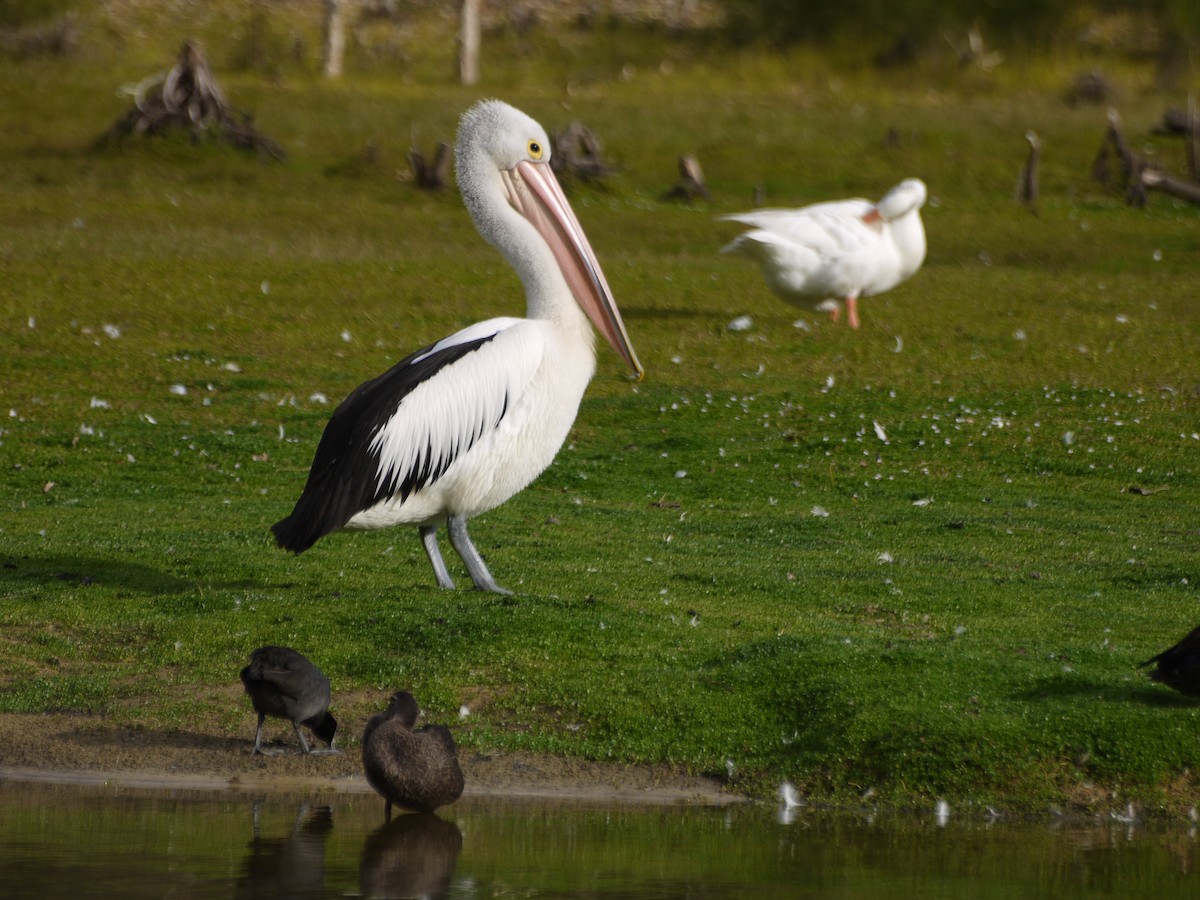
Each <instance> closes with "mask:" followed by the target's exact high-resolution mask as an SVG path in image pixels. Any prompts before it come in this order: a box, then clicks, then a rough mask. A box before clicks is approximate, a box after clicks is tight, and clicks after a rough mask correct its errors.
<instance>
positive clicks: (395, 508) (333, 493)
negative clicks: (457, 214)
mask: <svg viewBox="0 0 1200 900" xmlns="http://www.w3.org/2000/svg"><path fill="white" fill-rule="evenodd" d="M455 156H456V173H457V178H458V184H459V189H460V190H461V191H462V196H463V200H464V202H465V204H466V206H467V209H468V211H469V212H470V214H471V217H472V219H474V221H475V225H476V227H477V228H478V229H479V232H480V233H481V234H482V235H483V237H484V238H485V239H486V240H487V241H488V242H489V243H491V244H492V245H493V246H495V247H496V248H497V249H498V250H499V251H500V252H501V254H503V256H504V258H505V259H506V260H507V261H508V263H509V265H511V266H512V267H513V268H514V269H515V270H516V272H517V274H518V275H519V276H520V279H521V282H522V283H523V284H524V287H525V298H526V304H527V307H526V309H527V317H526V318H524V319H519V318H511V317H503V318H496V319H488V320H487V321H485V322H479V323H477V324H475V325H471V326H468V327H467V328H464V329H463V330H462V331H459V332H458V333H457V334H453V335H451V336H450V337H447V338H443V339H442V340H440V341H438V342H437V343H435V344H432V345H430V346H428V347H425V348H424V349H421V350H418V351H417V352H415V353H413V354H411V355H410V356H407V357H405V358H404V359H402V360H401V361H400V362H398V363H397V364H396V365H394V366H393V367H392V368H391V369H389V370H388V371H387V372H385V373H383V374H382V375H380V376H379V377H377V378H374V379H372V380H371V381H368V382H367V383H366V384H363V385H360V386H359V387H358V388H356V389H355V390H354V391H352V392H351V393H350V395H349V396H348V397H347V398H346V399H345V400H343V401H342V403H341V405H339V406H338V408H337V409H336V410H334V413H333V416H332V417H331V418H330V420H329V424H328V425H327V426H326V428H325V433H324V434H323V435H322V437H321V440H320V443H319V444H318V446H317V452H316V455H315V457H314V459H313V463H312V467H311V469H310V471H309V475H308V482H307V484H306V485H305V487H304V491H303V493H302V494H301V496H300V499H299V500H298V501H297V502H296V507H295V509H293V510H292V513H291V515H289V516H288V517H287V518H286V519H283V520H282V521H280V522H277V523H276V524H275V525H274V526H273V528H272V531H274V532H275V538H276V540H277V541H278V543H279V545H280V546H281V547H283V548H285V549H287V550H292V551H294V552H296V553H301V552H303V551H304V550H307V549H308V548H309V547H311V546H312V545H313V543H315V542H316V541H317V540H318V539H319V538H321V537H323V536H324V535H326V534H329V533H330V532H332V531H337V530H339V529H373V528H383V527H386V526H389V525H416V526H417V528H418V530H419V532H420V535H421V541H422V543H423V544H424V546H425V552H426V553H427V554H428V555H429V561H430V562H431V563H432V564H433V570H434V574H435V575H436V577H437V581H438V584H439V585H440V586H442V587H444V588H452V587H454V582H453V581H452V580H451V578H450V575H449V572H448V571H447V569H446V564H445V562H444V561H443V560H442V555H441V551H440V550H439V549H438V544H437V529H438V528H439V527H440V526H441V525H443V524H445V525H446V526H447V531H448V532H449V534H450V543H451V544H452V545H453V546H454V549H455V550H456V551H458V554H459V556H461V557H462V559H463V562H464V563H465V564H466V567H467V571H468V573H469V574H470V576H471V580H472V581H473V582H474V584H475V587H476V588H478V589H480V590H486V591H496V592H498V593H508V592H507V591H505V590H504V589H503V588H501V587H500V586H499V585H497V584H496V581H495V579H493V578H492V575H491V573H490V572H489V571H488V568H487V566H486V565H485V563H484V561H483V557H482V556H480V554H479V551H478V550H476V549H475V545H474V544H473V543H472V542H471V538H470V536H469V535H468V534H467V520H468V519H470V518H471V517H472V516H476V515H479V514H480V513H483V512H486V511H487V510H489V509H492V508H494V507H496V506H499V505H500V504H501V503H503V502H504V501H506V500H507V499H508V498H510V497H511V496H513V494H516V493H517V492H518V491H520V490H522V489H523V488H525V486H526V485H528V484H529V483H530V482H531V481H533V479H534V478H536V477H537V476H538V475H539V474H540V473H541V472H542V470H544V469H545V468H546V467H547V466H548V465H549V464H550V462H551V461H552V460H553V459H554V456H555V454H557V453H558V450H559V448H560V447H561V446H562V444H563V441H564V440H565V439H566V437H567V432H568V431H569V430H570V428H571V425H572V423H573V422H574V420H575V414H576V412H577V411H578V409H579V402H580V400H581V399H582V397H583V392H584V389H585V388H586V387H587V384H588V382H589V381H590V380H591V377H592V374H593V373H594V371H595V367H596V354H595V339H594V335H593V332H592V324H594V325H595V327H596V328H597V329H598V330H599V331H600V333H601V334H602V335H604V337H605V338H606V339H607V340H608V342H609V343H610V344H611V345H612V346H613V348H614V349H615V350H616V351H617V353H619V354H620V355H621V357H622V359H624V360H625V362H626V363H627V364H628V365H629V367H630V369H631V370H632V371H633V372H634V373H635V374H636V375H637V376H638V377H639V378H640V377H641V375H642V366H641V363H639V362H638V359H637V356H636V354H635V353H634V351H633V347H632V346H631V344H630V341H629V336H628V334H627V333H626V331H625V325H624V323H623V322H622V321H621V314H620V312H619V311H618V310H617V306H616V303H615V301H614V300H613V297H612V292H611V291H610V290H609V287H608V283H607V282H606V281H605V279H604V274H603V272H601V270H600V264H599V262H598V261H597V260H596V256H595V253H594V252H593V251H592V248H591V246H590V244H589V243H588V239H587V237H586V236H585V235H584V233H583V228H582V227H581V226H580V224H579V221H578V219H576V218H575V214H574V213H573V212H572V210H571V207H570V205H569V204H568V203H567V199H566V197H565V196H564V195H563V192H562V189H561V188H560V187H559V184H558V181H557V180H556V179H555V177H554V174H553V173H552V171H551V169H550V140H549V138H548V137H547V136H546V132H545V131H544V130H543V129H542V127H541V126H540V125H539V124H538V123H537V122H535V121H534V120H533V119H531V118H529V116H527V115H525V114H524V113H522V112H519V111H518V110H516V109H514V108H513V107H511V106H509V105H507V104H505V103H502V102H500V101H496V100H489V101H484V102H481V103H478V104H476V105H475V106H473V107H472V108H471V109H469V110H468V111H467V112H466V114H465V115H464V116H463V118H462V121H461V123H460V125H459V129H458V143H457V147H456V150H455ZM589 320H590V321H591V323H592V324H589Z"/></svg>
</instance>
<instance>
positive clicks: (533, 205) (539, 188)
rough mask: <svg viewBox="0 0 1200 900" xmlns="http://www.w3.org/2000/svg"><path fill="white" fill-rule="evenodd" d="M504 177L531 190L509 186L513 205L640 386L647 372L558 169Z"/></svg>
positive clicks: (523, 167)
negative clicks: (544, 243)
mask: <svg viewBox="0 0 1200 900" xmlns="http://www.w3.org/2000/svg"><path fill="white" fill-rule="evenodd" d="M503 174H504V175H505V176H506V178H505V181H509V180H510V179H512V180H513V181H519V182H522V183H523V184H524V185H525V186H527V187H528V188H529V190H528V191H523V190H520V189H517V190H513V189H512V188H513V187H514V185H512V184H511V183H510V184H508V185H507V186H508V187H509V191H508V194H509V199H510V201H511V202H512V204H513V206H515V207H516V209H517V211H518V212H519V213H521V215H523V216H524V217H525V218H526V219H528V220H529V222H530V223H532V225H533V227H534V228H536V229H537V231H538V233H539V234H540V235H541V236H542V238H543V239H544V240H545V241H546V243H547V244H548V245H549V246H550V250H551V251H552V252H553V253H554V259H555V260H556V261H557V262H558V267H559V269H560V270H561V271H562V274H563V277H564V278H565V279H566V281H567V285H568V286H569V287H570V288H571V293H572V294H574V296H575V301H576V302H577V303H578V304H579V306H580V308H581V309H582V310H583V311H584V312H585V313H586V314H587V317H588V318H589V319H591V320H592V324H593V325H595V326H596V330H597V331H599V332H600V333H601V334H602V335H604V337H605V339H606V340H607V341H608V342H609V343H610V344H611V345H612V347H613V349H614V350H616V351H617V353H619V354H620V355H621V358H622V359H623V360H625V362H626V363H627V364H628V365H629V368H630V369H631V370H632V371H633V373H634V374H635V375H636V376H637V377H638V380H639V381H640V380H641V379H642V376H643V375H644V374H645V370H644V369H642V364H641V363H640V362H638V358H637V354H636V353H634V352H633V345H632V344H631V343H630V341H629V333H628V332H627V331H626V330H625V323H624V322H623V321H622V320H621V313H620V311H619V310H618V309H617V303H616V301H615V300H613V295H612V291H611V290H610V289H609V287H608V282H607V281H605V279H604V272H602V271H601V270H600V263H599V261H598V260H597V259H596V254H595V253H594V252H593V250H592V245H591V244H590V243H588V239H587V235H585V234H584V233H583V227H582V226H581V225H580V224H579V220H578V219H577V218H575V213H574V211H573V210H572V209H571V204H569V203H568V202H567V198H566V196H565V195H564V194H563V191H562V188H561V187H560V186H559V183H558V179H557V178H555V177H554V172H553V170H551V168H550V166H549V165H548V164H546V163H534V162H529V161H527V160H523V161H521V162H519V163H517V165H516V167H515V168H513V169H511V170H509V171H507V172H505V173H503Z"/></svg>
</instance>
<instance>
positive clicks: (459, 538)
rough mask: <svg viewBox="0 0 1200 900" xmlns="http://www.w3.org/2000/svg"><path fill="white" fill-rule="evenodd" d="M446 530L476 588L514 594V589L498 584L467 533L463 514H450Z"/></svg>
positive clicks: (494, 592)
mask: <svg viewBox="0 0 1200 900" xmlns="http://www.w3.org/2000/svg"><path fill="white" fill-rule="evenodd" d="M446 530H447V531H449V532H450V543H451V544H453V545H454V549H455V550H457V551H458V555H459V556H461V557H462V561H463V562H464V563H466V565H467V572H469V573H470V575H471V581H473V582H474V583H475V589H476V590H479V591H491V592H492V593H493V594H509V595H511V594H512V591H510V590H507V589H506V588H502V587H500V585H498V584H496V579H495V578H493V577H492V573H491V572H489V571H488V567H487V564H486V563H484V561H483V557H482V556H480V555H479V551H478V550H476V549H475V545H474V544H473V543H472V542H471V536H470V535H469V534H467V520H466V519H465V518H463V517H462V516H450V517H449V518H448V519H447V520H446Z"/></svg>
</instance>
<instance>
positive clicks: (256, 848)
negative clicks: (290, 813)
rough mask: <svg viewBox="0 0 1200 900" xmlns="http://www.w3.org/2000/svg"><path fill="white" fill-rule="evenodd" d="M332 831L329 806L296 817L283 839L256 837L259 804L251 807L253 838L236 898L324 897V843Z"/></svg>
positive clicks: (305, 809) (306, 809)
mask: <svg viewBox="0 0 1200 900" xmlns="http://www.w3.org/2000/svg"><path fill="white" fill-rule="evenodd" d="M331 831H333V811H332V810H331V809H330V808H329V807H328V806H318V807H315V808H312V809H310V808H309V806H308V805H307V804H304V805H302V806H301V807H300V809H299V811H297V813H296V821H295V823H294V824H293V825H292V830H291V833H290V834H288V835H287V836H286V837H275V838H264V837H261V836H260V835H259V827H258V804H257V803H256V804H254V837H253V838H252V839H251V841H250V845H249V847H248V848H247V851H246V861H245V874H244V875H243V876H242V877H241V878H239V879H238V883H237V893H236V894H235V896H236V897H239V898H250V897H253V898H269V897H280V898H283V897H287V898H304V897H314V898H315V897H324V896H325V894H326V892H325V841H326V839H327V838H328V837H329V833H330V832H331Z"/></svg>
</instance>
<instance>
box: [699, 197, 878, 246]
mask: <svg viewBox="0 0 1200 900" xmlns="http://www.w3.org/2000/svg"><path fill="white" fill-rule="evenodd" d="M874 209H875V205H874V204H873V203H871V202H870V201H869V200H862V199H854V200H835V201H831V202H829V203H814V204H813V205H812V206H806V207H804V208H802V209H762V210H755V211H754V212H748V213H737V214H735V215H732V216H724V217H723V218H725V219H729V220H731V221H735V222H741V223H743V224H745V225H750V226H752V227H754V228H756V229H758V230H760V231H764V232H767V233H769V234H771V235H774V236H775V237H776V238H778V239H780V240H782V241H786V242H788V243H791V244H796V245H798V246H801V247H808V248H810V249H811V250H812V251H813V252H815V253H818V254H820V255H821V256H822V257H824V258H825V259H836V258H838V257H840V256H844V255H846V254H848V253H854V252H857V251H859V250H861V249H862V248H863V247H864V246H869V245H870V244H871V243H872V242H874V241H875V240H876V239H877V238H878V235H879V228H878V226H876V225H872V224H868V223H867V222H864V221H863V217H864V216H866V215H867V214H868V213H870V212H872V211H873V210H874Z"/></svg>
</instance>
